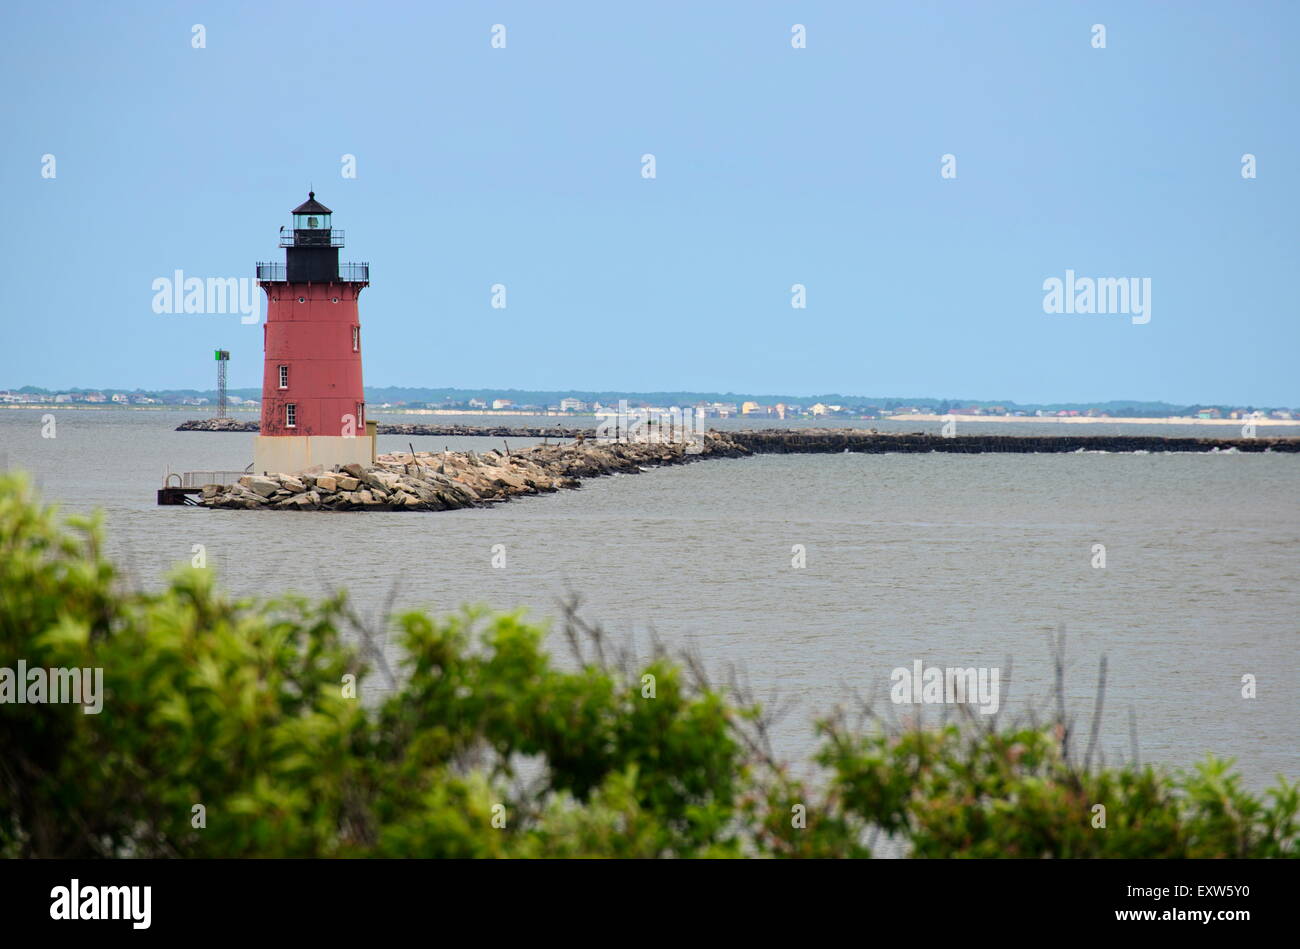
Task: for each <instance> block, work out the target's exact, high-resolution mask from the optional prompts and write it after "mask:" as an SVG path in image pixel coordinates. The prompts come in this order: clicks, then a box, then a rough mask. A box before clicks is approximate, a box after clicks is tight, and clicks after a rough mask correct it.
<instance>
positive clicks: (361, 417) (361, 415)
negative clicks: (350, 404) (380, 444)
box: [357, 402, 366, 426]
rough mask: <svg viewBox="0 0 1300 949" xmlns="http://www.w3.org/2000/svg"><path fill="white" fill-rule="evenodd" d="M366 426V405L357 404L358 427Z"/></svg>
mask: <svg viewBox="0 0 1300 949" xmlns="http://www.w3.org/2000/svg"><path fill="white" fill-rule="evenodd" d="M365 424H366V403H364V402H358V403H357V425H359V426H361V425H365Z"/></svg>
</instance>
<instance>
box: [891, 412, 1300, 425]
mask: <svg viewBox="0 0 1300 949" xmlns="http://www.w3.org/2000/svg"><path fill="white" fill-rule="evenodd" d="M880 421H882V422H947V421H954V422H981V423H982V422H1062V423H1065V424H1069V425H1086V424H1091V423H1096V424H1100V425H1107V424H1112V423H1114V424H1119V425H1236V426H1242V425H1245V424H1246V423H1247V422H1251V423H1253V424H1255V425H1289V426H1292V427H1295V426H1300V419H1294V418H1291V419H1287V418H1254V419H1243V418H1192V417H1191V416H1173V417H1168V416H1166V417H1155V418H1128V417H1124V416H1114V417H1108V416H1085V415H1067V416H1064V417H1062V416H1059V415H927V414H917V415H886V416H885V417H883V418H881V419H880Z"/></svg>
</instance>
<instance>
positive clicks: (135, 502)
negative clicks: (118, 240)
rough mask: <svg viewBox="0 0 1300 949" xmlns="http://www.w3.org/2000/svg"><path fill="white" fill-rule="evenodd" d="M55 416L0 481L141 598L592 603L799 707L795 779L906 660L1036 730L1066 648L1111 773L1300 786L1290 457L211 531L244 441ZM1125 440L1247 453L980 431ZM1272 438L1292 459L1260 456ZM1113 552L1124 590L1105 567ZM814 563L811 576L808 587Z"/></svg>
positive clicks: (1122, 463) (137, 414) (728, 467)
mask: <svg viewBox="0 0 1300 949" xmlns="http://www.w3.org/2000/svg"><path fill="white" fill-rule="evenodd" d="M41 414H42V413H40V412H29V411H20V410H13V411H4V412H0V462H3V463H5V464H7V465H8V466H9V467H18V468H25V469H27V470H29V471H32V472H33V473H34V474H35V475H36V477H37V479H38V481H39V483H40V485H41V488H42V490H43V492H44V493H45V495H46V496H47V497H48V498H51V499H57V500H59V501H60V502H62V503H63V504H64V506H65V507H67V508H70V509H75V510H86V509H89V508H91V507H96V506H97V507H102V508H103V509H104V510H105V511H106V514H107V519H108V527H109V532H110V550H111V552H112V553H113V555H114V556H116V557H119V558H120V559H121V560H122V561H123V563H124V564H125V565H126V566H127V567H128V568H129V569H130V571H131V572H132V573H133V574H134V575H135V576H136V577H138V578H139V579H140V580H141V581H142V582H144V583H146V584H154V583H156V582H158V579H159V578H160V577H161V576H162V575H163V574H164V573H165V571H166V570H167V569H168V567H169V566H170V565H172V564H175V563H178V562H182V561H185V562H188V560H189V559H190V556H191V553H190V552H191V547H192V545H193V544H200V543H201V544H203V545H205V547H206V549H207V553H208V558H209V562H210V563H213V564H215V566H216V568H217V570H218V571H219V573H220V576H221V577H222V578H223V582H224V583H225V585H226V586H227V587H228V588H230V589H231V590H233V591H235V592H237V593H240V594H272V593H279V592H282V591H284V590H296V591H300V592H305V593H311V594H315V593H320V592H323V591H325V590H327V589H331V588H334V587H337V586H345V587H347V588H348V589H349V590H350V591H351V592H352V595H353V597H354V598H355V599H356V600H357V601H358V602H359V604H360V605H361V606H362V608H363V610H366V611H371V612H375V611H379V610H381V609H382V607H383V605H384V603H385V602H386V601H387V598H388V596H389V595H390V592H392V591H394V590H395V591H396V592H395V602H396V604H397V605H398V606H427V607H431V608H433V609H437V610H449V609H454V608H456V607H458V606H459V605H460V604H462V603H468V602H482V603H488V604H491V605H492V606H494V607H501V608H513V607H518V606H523V607H528V608H529V609H530V610H531V611H532V612H533V614H534V615H535V616H537V617H539V618H545V617H550V616H554V615H555V613H556V602H557V599H558V598H559V597H561V596H562V595H564V594H565V593H566V592H570V591H572V592H577V593H580V594H582V596H583V597H584V600H585V604H586V613H587V615H588V616H589V617H590V618H592V619H594V620H598V621H599V622H600V623H602V624H603V625H604V626H605V627H606V628H607V629H608V630H609V631H610V632H611V633H612V634H613V635H614V636H615V637H616V638H619V639H625V638H627V637H635V641H637V642H638V643H640V644H641V645H642V646H643V647H644V646H645V644H646V643H647V642H648V634H649V633H650V632H651V631H653V632H654V633H656V634H657V635H658V636H659V637H660V638H662V639H663V640H665V641H666V642H667V643H668V644H670V645H672V646H688V645H689V646H694V647H695V648H697V649H698V650H699V652H700V653H702V655H703V657H704V658H705V660H706V661H707V662H708V663H709V664H710V665H712V666H713V667H714V668H716V669H722V668H723V667H725V666H726V665H727V664H734V665H735V666H737V667H739V668H740V669H741V670H742V671H743V672H744V673H745V674H746V675H747V677H748V679H749V681H750V682H751V684H752V685H753V687H754V689H755V691H756V693H757V694H758V695H759V697H770V696H772V695H773V694H774V693H779V696H780V698H781V699H782V700H790V701H792V702H793V705H792V707H791V711H790V713H789V714H788V715H787V716H786V717H785V718H784V719H783V720H782V722H781V724H780V725H779V727H778V731H777V735H776V739H777V750H778V751H779V752H780V753H782V754H783V755H784V756H785V757H787V758H791V759H802V758H805V757H807V755H808V753H809V752H810V750H811V738H810V735H811V732H810V727H809V725H810V722H811V720H812V719H813V718H814V717H815V716H816V715H818V714H821V713H823V712H825V711H827V710H829V709H830V708H831V706H832V705H834V704H835V703H837V702H841V701H846V700H849V699H851V698H852V696H853V695H854V694H855V693H857V694H863V695H866V694H869V693H871V692H873V691H875V692H876V693H877V694H878V695H880V696H881V697H882V698H883V697H884V696H887V694H888V687H889V673H890V671H891V670H892V669H893V668H894V667H896V666H909V665H910V664H911V662H912V660H913V659H922V660H924V661H925V662H926V663H927V664H935V665H953V666H956V665H960V666H995V667H1001V668H1002V669H1003V671H1004V674H1005V672H1006V669H1007V661H1008V658H1010V659H1012V660H1013V661H1014V682H1013V685H1012V686H1011V689H1010V696H1009V699H1008V697H1007V696H1005V695H1004V701H1007V700H1009V702H1010V704H1011V706H1012V710H1013V711H1015V710H1017V709H1021V708H1023V707H1024V701H1025V700H1026V699H1027V698H1030V697H1033V698H1038V699H1041V698H1043V697H1045V696H1046V695H1047V692H1048V688H1049V685H1050V677H1051V666H1050V663H1049V661H1048V646H1047V637H1048V634H1049V633H1050V631H1051V630H1053V629H1055V628H1056V627H1057V626H1058V625H1061V624H1064V626H1065V628H1066V630H1067V634H1068V637H1069V645H1070V657H1071V666H1070V675H1071V679H1070V680H1069V682H1070V685H1069V688H1070V695H1071V699H1072V702H1073V705H1074V707H1075V708H1076V709H1077V711H1078V712H1079V713H1080V716H1081V718H1085V719H1086V717H1087V710H1088V709H1089V708H1090V706H1091V701H1092V696H1093V685H1094V679H1095V674H1096V667H1097V662H1098V660H1099V658H1100V657H1101V656H1102V655H1103V654H1105V655H1106V656H1107V657H1108V659H1109V682H1108V686H1107V693H1106V713H1105V718H1104V729H1103V738H1102V745H1103V748H1104V749H1105V751H1106V753H1107V755H1108V757H1111V758H1115V757H1119V756H1123V755H1126V754H1127V753H1128V750H1129V745H1130V742H1129V728H1128V714H1129V709H1130V708H1131V709H1132V710H1133V712H1134V714H1135V716H1136V721H1137V732H1138V742H1139V747H1140V752H1141V755H1142V757H1143V759H1144V760H1155V761H1160V762H1164V763H1166V764H1171V765H1190V764H1191V763H1192V762H1193V761H1194V760H1195V759H1197V758H1199V757H1201V756H1202V755H1204V754H1205V753H1207V752H1213V753H1215V754H1219V755H1226V756H1233V757H1236V758H1237V760H1238V764H1239V767H1240V768H1241V770H1242V771H1243V772H1244V774H1245V775H1246V778H1247V780H1248V782H1249V783H1250V785H1252V786H1253V787H1260V786H1262V785H1265V784H1268V783H1271V781H1272V779H1273V776H1274V775H1276V774H1278V773H1283V774H1286V775H1288V776H1289V777H1291V778H1293V779H1294V778H1296V777H1300V767H1298V765H1297V746H1298V745H1300V741H1298V739H1300V725H1298V724H1297V721H1298V716H1297V714H1296V713H1297V702H1296V695H1297V687H1298V686H1300V675H1298V671H1300V670H1298V663H1297V646H1298V645H1300V508H1298V506H1297V488H1298V487H1300V456H1297V455H1280V454H1236V453H1228V454H1198V455H1192V454H1177V455H1160V454H1153V455H1131V454H1068V455H955V454H927V455H853V454H842V455H814V456H810V455H802V456H801V455H789V456H764V457H755V458H748V459H734V460H717V461H707V462H703V463H699V464H692V465H687V466H683V467H677V468H666V469H657V470H654V471H650V472H647V473H644V474H641V475H638V476H619V477H613V478H602V479H595V480H592V481H589V482H586V483H585V484H584V486H583V487H582V489H581V490H578V491H568V492H562V493H559V494H555V495H549V496H543V497H536V498H527V499H523V500H520V501H514V502H511V503H509V504H504V505H499V506H495V507H492V508H488V509H481V510H467V511H450V512H442V513H437V514H405V513H403V514H399V513H391V514H390V513H355V514H316V515H313V514H293V513H283V514H279V513H270V512H265V513H254V512H210V511H203V510H195V509H187V508H160V507H156V506H155V504H154V491H155V489H156V488H157V487H158V486H159V485H160V483H161V477H162V474H163V472H164V470H165V469H166V467H167V466H168V465H171V466H172V467H173V468H174V469H175V470H198V469H209V468H212V469H226V468H242V467H243V466H244V465H245V464H246V463H247V462H248V461H249V460H250V459H251V438H252V436H250V435H245V434H215V433H188V432H186V433H178V432H173V431H172V430H171V429H173V428H174V427H175V425H176V424H178V423H179V421H180V420H181V419H183V418H185V417H188V416H187V414H186V413H177V412H161V411H160V412H141V411H104V412H91V411H80V412H78V411H71V410H68V411H63V410H60V411H59V412H57V413H56V416H57V425H58V428H57V437H56V438H54V439H43V438H41V432H40V429H41V426H40V415H41ZM383 420H385V421H412V422H434V421H438V419H435V418H431V417H428V416H424V417H403V418H397V417H390V418H384V419H383ZM461 421H463V420H461ZM527 421H528V420H522V419H521V420H518V421H516V422H511V423H508V424H526V423H527ZM545 421H549V422H554V420H545ZM732 424H735V423H732ZM855 424H858V425H863V424H865V425H867V426H871V425H875V426H876V427H878V428H881V429H889V428H898V429H901V430H929V429H933V428H935V427H937V426H935V425H933V424H931V425H928V426H927V425H917V424H911V425H909V424H899V425H891V424H889V423H871V422H867V423H855ZM1111 429H1118V430H1119V431H1120V432H1121V433H1123V432H1131V433H1133V434H1149V433H1153V432H1154V433H1156V434H1168V435H1174V434H1195V435H1201V436H1206V437H1214V436H1216V435H1217V436H1221V437H1231V436H1232V435H1234V434H1236V433H1235V430H1234V429H1227V428H1225V429H1209V428H1199V427H1198V428H1196V429H1194V430H1191V431H1188V430H1185V429H1175V428H1172V427H1169V426H1152V427H1145V426H1143V427H1138V426H1127V425H1126V426H1105V427H1104V429H1103V428H1102V427H1100V426H1099V427H1097V428H1093V427H1087V428H1083V427H1074V426H1070V427H1068V428H1067V427H1064V426H1056V425H1043V426H1039V425H1026V426H1024V427H1021V426H1020V425H1014V426H1013V425H1006V424H997V423H985V424H984V426H980V425H979V424H978V423H963V430H964V431H972V432H973V431H988V430H991V431H994V432H996V433H1006V434H1016V433H1024V434H1039V433H1046V434H1053V433H1066V432H1069V433H1071V434H1075V433H1088V434H1093V433H1095V434H1112V433H1113V432H1112V431H1110V430H1111ZM1274 433H1276V434H1279V435H1282V434H1296V432H1295V430H1281V429H1268V430H1261V434H1268V435H1272V434H1274ZM409 441H413V442H415V445H416V448H417V449H438V448H441V447H442V446H443V445H449V446H450V447H452V448H453V449H456V448H460V449H463V448H467V447H474V448H478V449H486V448H489V447H496V446H497V445H499V440H495V439H494V440H487V439H465V438H460V439H453V438H414V439H412V438H407V437H404V436H392V437H385V438H382V439H381V444H380V448H381V450H395V449H398V448H405V447H406V444H407V442H409ZM510 443H511V446H512V447H521V446H522V445H523V444H525V441H524V440H519V439H511V440H510ZM1097 543H1101V544H1104V545H1105V547H1106V558H1107V564H1106V567H1105V569H1094V568H1093V567H1092V566H1090V561H1091V559H1092V551H1091V549H1092V545H1093V544H1097ZM494 544H504V545H505V546H506V552H507V566H506V568H505V569H494V568H493V567H492V566H491V562H490V559H491V548H492V546H493V545H494ZM796 544H801V545H803V546H804V547H805V548H806V551H807V567H806V568H805V569H792V567H791V557H792V547H793V545H796ZM554 645H555V648H556V650H557V652H558V651H560V649H561V647H560V644H559V643H556V644H554ZM1247 673H1250V674H1253V675H1255V676H1256V677H1257V679H1258V697H1257V698H1255V699H1253V700H1246V699H1243V698H1242V697H1241V677H1242V675H1243V674H1247ZM1005 691H1006V690H1005V689H1004V692H1005ZM886 704H887V703H886Z"/></svg>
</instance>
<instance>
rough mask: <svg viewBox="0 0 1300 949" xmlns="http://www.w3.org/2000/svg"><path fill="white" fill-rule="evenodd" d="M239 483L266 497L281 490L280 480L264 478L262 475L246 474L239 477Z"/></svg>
mask: <svg viewBox="0 0 1300 949" xmlns="http://www.w3.org/2000/svg"><path fill="white" fill-rule="evenodd" d="M239 483H240V484H241V485H242V486H243V487H245V488H247V489H248V490H249V491H252V492H253V493H254V494H257V495H258V496H259V497H264V498H269V497H270V496H271V495H273V494H275V492H276V491H279V490H280V482H278V481H276V480H274V479H273V478H264V477H262V476H261V475H244V476H243V477H242V478H240V479H239Z"/></svg>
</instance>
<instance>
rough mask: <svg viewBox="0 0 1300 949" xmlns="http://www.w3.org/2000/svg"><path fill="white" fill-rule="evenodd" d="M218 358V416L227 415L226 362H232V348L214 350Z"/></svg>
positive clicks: (223, 416)
mask: <svg viewBox="0 0 1300 949" xmlns="http://www.w3.org/2000/svg"><path fill="white" fill-rule="evenodd" d="M214 353H215V355H216V359H217V418H225V417H226V364H227V363H229V362H230V350H228V349H217V350H214Z"/></svg>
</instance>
